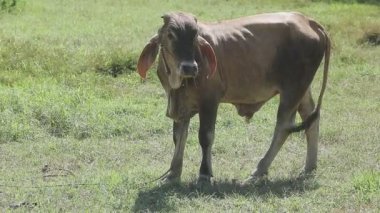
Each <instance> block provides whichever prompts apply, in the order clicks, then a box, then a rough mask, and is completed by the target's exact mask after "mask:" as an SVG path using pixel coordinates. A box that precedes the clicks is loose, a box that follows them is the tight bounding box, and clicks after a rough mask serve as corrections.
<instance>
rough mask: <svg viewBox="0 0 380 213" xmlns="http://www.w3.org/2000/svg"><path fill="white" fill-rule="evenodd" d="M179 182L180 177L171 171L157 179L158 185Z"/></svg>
mask: <svg viewBox="0 0 380 213" xmlns="http://www.w3.org/2000/svg"><path fill="white" fill-rule="evenodd" d="M180 182H181V177H180V176H178V175H175V174H174V173H172V172H168V174H166V175H165V176H163V177H161V178H160V179H159V181H158V185H160V186H162V185H170V184H178V183H180Z"/></svg>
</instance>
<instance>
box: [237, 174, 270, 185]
mask: <svg viewBox="0 0 380 213" xmlns="http://www.w3.org/2000/svg"><path fill="white" fill-rule="evenodd" d="M267 182H268V175H260V176H259V175H251V176H249V178H247V179H245V180H244V181H243V182H242V183H241V184H240V187H247V186H260V185H265V184H266V183H267Z"/></svg>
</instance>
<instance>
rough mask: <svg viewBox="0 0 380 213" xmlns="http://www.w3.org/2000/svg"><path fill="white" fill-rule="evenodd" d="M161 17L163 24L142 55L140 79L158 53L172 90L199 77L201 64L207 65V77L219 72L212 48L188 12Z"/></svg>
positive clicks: (140, 59) (139, 65)
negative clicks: (190, 79)
mask: <svg viewBox="0 0 380 213" xmlns="http://www.w3.org/2000/svg"><path fill="white" fill-rule="evenodd" d="M162 18H163V21H164V25H163V26H162V27H161V28H160V30H159V31H158V34H157V35H155V36H154V37H153V38H152V39H151V40H150V42H149V43H148V44H147V45H146V46H145V48H144V50H143V52H142V53H141V55H140V58H139V62H138V65H137V68H138V71H139V74H140V75H141V77H142V78H145V77H146V72H147V70H148V69H149V67H150V66H151V65H152V63H153V62H154V60H155V58H156V55H157V53H158V52H160V58H161V60H162V63H163V69H164V70H165V75H166V78H167V80H168V83H169V86H170V88H171V89H178V88H180V87H181V85H182V83H183V80H184V79H189V78H196V77H197V76H198V75H199V71H200V70H199V63H203V64H206V65H207V66H205V67H207V69H206V70H204V72H207V73H206V74H205V75H204V76H211V75H212V74H213V73H214V72H215V70H216V57H215V53H214V50H213V49H212V47H211V45H210V44H209V43H208V42H207V41H206V40H205V39H204V38H202V37H201V36H199V27H198V25H197V20H196V18H195V17H194V16H193V15H190V14H185V13H169V14H166V15H164V16H162ZM160 47H161V48H160ZM203 59H206V60H203Z"/></svg>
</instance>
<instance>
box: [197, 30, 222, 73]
mask: <svg viewBox="0 0 380 213" xmlns="http://www.w3.org/2000/svg"><path fill="white" fill-rule="evenodd" d="M198 43H199V48H200V50H201V53H202V56H204V57H206V59H207V62H208V66H209V73H208V75H207V78H210V77H212V76H213V75H214V74H215V71H216V63H217V61H216V56H215V52H214V49H213V48H212V47H211V45H210V43H208V42H207V41H206V39H204V38H202V37H201V36H198Z"/></svg>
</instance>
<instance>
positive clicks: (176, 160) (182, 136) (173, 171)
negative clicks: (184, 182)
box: [161, 119, 190, 183]
mask: <svg viewBox="0 0 380 213" xmlns="http://www.w3.org/2000/svg"><path fill="white" fill-rule="evenodd" d="M189 123H190V119H187V120H185V121H181V122H173V140H174V145H175V149H174V155H173V159H172V162H171V165H170V169H169V170H168V172H167V174H166V175H164V176H163V177H162V178H161V182H162V183H172V182H179V181H180V179H181V174H182V165H183V154H184V150H185V145H186V139H187V133H188V129H189Z"/></svg>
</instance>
